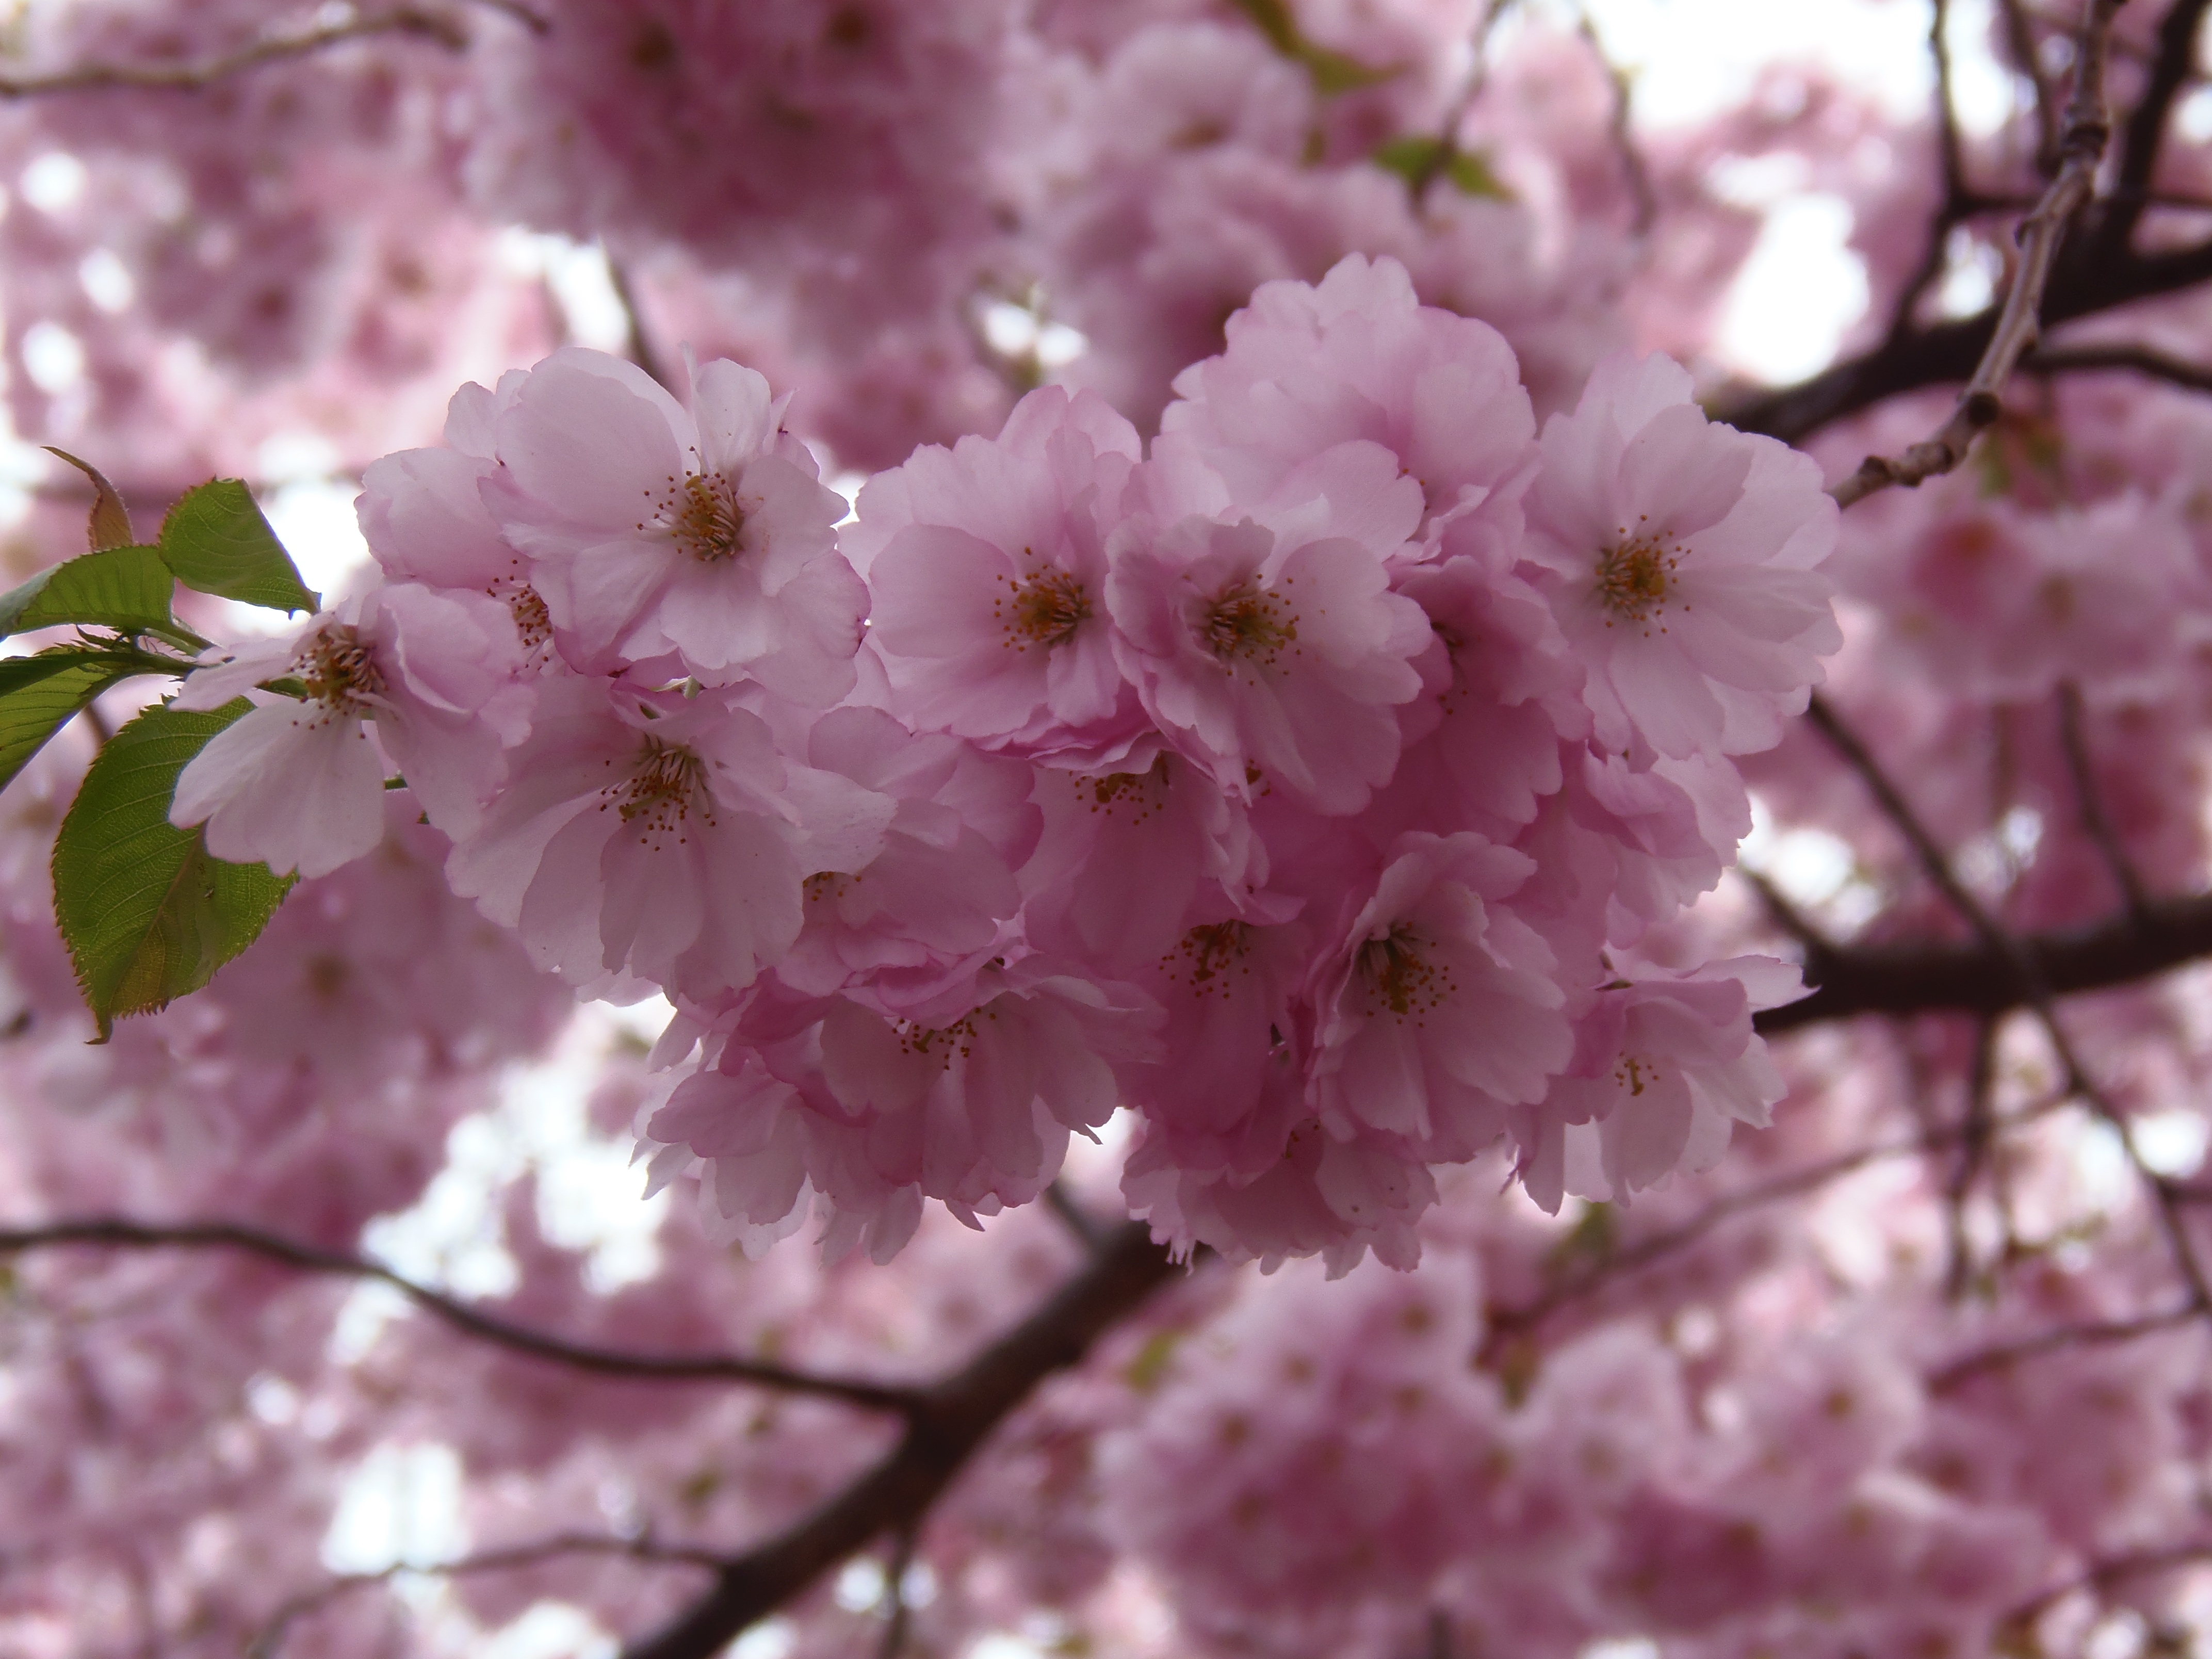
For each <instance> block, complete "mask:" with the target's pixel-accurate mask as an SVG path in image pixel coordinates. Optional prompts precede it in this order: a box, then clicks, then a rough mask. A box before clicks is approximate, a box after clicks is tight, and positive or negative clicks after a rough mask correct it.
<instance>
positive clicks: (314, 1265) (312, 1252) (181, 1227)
mask: <svg viewBox="0 0 2212 1659" xmlns="http://www.w3.org/2000/svg"><path fill="white" fill-rule="evenodd" d="M68 1246H90V1247H94V1248H101V1249H141V1250H144V1249H155V1250H209V1249H212V1250H240V1251H243V1252H245V1253H246V1254H247V1255H256V1256H259V1257H260V1258H261V1259H262V1260H263V1261H273V1262H276V1263H277V1264H279V1265H280V1266H283V1267H296V1268H299V1269H301V1271H303V1272H306V1273H331V1274H335V1275H337V1276H339V1277H342V1278H347V1279H368V1280H370V1281H373V1282H374V1283H376V1284H380V1285H390V1286H391V1287H392V1289H393V1290H395V1291H398V1292H399V1293H400V1294H401V1295H402V1296H404V1297H406V1298H407V1299H408V1300H409V1301H410V1302H412V1303H413V1304H415V1305H416V1307H418V1308H420V1309H421V1310H422V1311H423V1312H425V1313H427V1314H428V1315H430V1316H432V1317H433V1318H435V1319H438V1320H441V1321H442V1322H445V1323H446V1324H447V1325H449V1326H451V1327H452V1328H453V1329H455V1330H458V1331H460V1332H462V1333H464V1334H467V1335H469V1336H473V1337H476V1338H478V1339H479V1340H483V1341H486V1342H490V1343H494V1344H496V1345H497V1346H501V1347H503V1348H509V1349H512V1350H513V1351H514V1352H517V1353H524V1354H528V1355H530V1356H531V1357H532V1358H537V1359H543V1360H547V1361H550V1362H551V1363H553V1364H562V1365H567V1366H568V1367H570V1368H571V1369H572V1370H580V1371H588V1372H590V1373H592V1375H594V1376H617V1377H624V1378H627V1379H629V1380H631V1381H634V1382H641V1383H752V1384H755V1385H757V1386H758V1387H761V1388H765V1389H781V1390H782V1391H784V1392H786V1393H789V1394H804V1395H815V1396H817V1397H818V1398H821V1399H825V1400H836V1401H843V1402H844V1403H845V1404H847V1405H849V1406H859V1407H865V1408H866V1409H867V1410H870V1411H879V1412H897V1413H902V1414H908V1415H911V1414H913V1413H915V1412H917V1411H919V1410H920V1409H921V1406H922V1403H923V1399H924V1396H923V1395H922V1394H921V1391H920V1390H917V1389H900V1388H893V1387H890V1386H889V1385H887V1384H884V1383H869V1382H864V1381H860V1380H858V1379H854V1378H848V1377H836V1376H811V1375H810V1374H808V1373H806V1372H805V1371H795V1370H787V1369H786V1368H785V1367H783V1366H781V1365H771V1364H767V1363H765V1362H763V1361H761V1360H756V1359H745V1358H739V1357H738V1356H736V1355H733V1354H643V1353H631V1352H625V1351H623V1350H621V1349H616V1348H600V1347H594V1346H591V1345H589V1344H586V1343H581V1342H571V1341H569V1340H567V1339H565V1338H562V1337H558V1336H552V1335H549V1334H546V1333H544V1332H542V1331H533V1330H531V1329H529V1328H526V1327H525V1326H521V1325H515V1324H510V1323H509V1322H507V1321H506V1320H503V1319H499V1318H495V1317H494V1316H492V1315H490V1314H487V1313H484V1312H483V1311H482V1310H478V1309H477V1308H473V1307H471V1306H470V1305H469V1304H467V1303H465V1302H460V1301H456V1300H455V1299H454V1298H453V1297H449V1296H447V1295H445V1294H444V1293H443V1292H441V1291H434V1290H432V1289H430V1288H429V1287H428V1285H418V1284H416V1282H415V1281H414V1280H413V1279H408V1278H406V1277H404V1275H402V1274H400V1273H394V1272H393V1271H392V1269H391V1268H389V1267H385V1266H383V1265H382V1264H381V1263H380V1262H375V1261H368V1260H366V1259H365V1258H363V1257H361V1256H354V1255H344V1254H343V1253H342V1252H340V1251H337V1250H325V1249H321V1248H319V1247H318V1246H316V1245H313V1244H302V1243H298V1242H297V1241H295V1240H293V1239H289V1238H284V1237H279V1236H278V1235H276V1234H274V1233H268V1232H263V1231H260V1230H259V1229H258V1228H253V1227H246V1226H240V1225H236V1224H234V1223H230V1222H222V1221H214V1222H186V1223H179V1224H176V1225H160V1224H152V1223H145V1222H137V1221H129V1220H124V1219H121V1218H114V1217H92V1218H85V1219H82V1220H70V1221H57V1222H52V1223H50V1224H48V1225H45V1226H39V1227H15V1228H7V1229H0V1255H20V1254H22V1253H24V1252H26V1251H31V1250H46V1249H60V1248H64V1247H68Z"/></svg>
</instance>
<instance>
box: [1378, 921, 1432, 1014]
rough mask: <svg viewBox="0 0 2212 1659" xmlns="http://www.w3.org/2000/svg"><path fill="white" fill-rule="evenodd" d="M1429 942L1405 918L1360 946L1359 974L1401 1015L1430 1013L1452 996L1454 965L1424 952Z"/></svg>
mask: <svg viewBox="0 0 2212 1659" xmlns="http://www.w3.org/2000/svg"><path fill="white" fill-rule="evenodd" d="M1427 944H1428V941H1427V940H1425V939H1423V938H1422V937H1421V936H1420V935H1419V933H1415V932H1414V931H1413V928H1412V927H1410V926H1409V925H1407V923H1405V922H1400V923H1399V924H1398V925H1397V926H1395V927H1392V928H1391V929H1390V930H1389V932H1388V933H1383V934H1381V935H1379V936H1378V937H1376V938H1374V939H1369V940H1368V941H1367V943H1366V944H1364V945H1361V946H1360V947H1359V975H1360V977H1361V978H1362V979H1364V981H1366V982H1367V986H1368V989H1369V991H1370V993H1371V994H1373V996H1374V997H1375V998H1376V1000H1379V1001H1380V1002H1381V1003H1382V1005H1383V1006H1384V1007H1385V1008H1388V1009H1389V1011H1390V1012H1392V1013H1394V1014H1395V1015H1397V1016H1398V1017H1399V1018H1401V1019H1402V1018H1405V1017H1406V1016H1407V1014H1421V1013H1426V1012H1429V1011H1430V1010H1431V1009H1434V1008H1440V1007H1442V1006H1443V1005H1444V1004H1445V1003H1446V1002H1447V1001H1449V1000H1450V997H1451V994H1452V977H1451V969H1449V967H1439V966H1437V964H1435V963H1431V962H1430V961H1429V960H1428V958H1427V957H1425V956H1423V955H1422V954H1421V952H1422V949H1423V947H1424V946H1425V945H1427Z"/></svg>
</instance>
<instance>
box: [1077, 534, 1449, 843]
mask: <svg viewBox="0 0 2212 1659" xmlns="http://www.w3.org/2000/svg"><path fill="white" fill-rule="evenodd" d="M1301 518H1304V520H1306V524H1305V525H1300V524H1299V522H1298V520H1300V519H1301ZM1284 520H1285V522H1284V524H1283V527H1282V528H1281V529H1280V530H1278V529H1275V528H1271V527H1269V526H1265V525H1262V524H1261V523H1260V522H1258V521H1256V520H1254V519H1251V518H1237V519H1232V520H1221V519H1213V518H1200V517H1195V516H1194V517H1190V518H1186V519H1182V520H1179V521H1177V522H1175V523H1172V524H1170V525H1168V526H1166V527H1165V528H1164V529H1162V530H1160V531H1159V532H1152V533H1147V532H1144V531H1142V530H1140V529H1139V528H1138V527H1137V526H1131V527H1130V528H1128V529H1127V530H1125V531H1123V532H1121V535H1120V536H1119V537H1117V539H1116V543H1115V549H1114V550H1113V560H1112V573H1111V574H1110V575H1109V578H1108V580H1107V604H1108V606H1109V610H1110V611H1111V613H1112V616H1113V622H1114V629H1115V651H1116V654H1117V656H1118V658H1119V659H1120V662H1121V666H1122V671H1123V672H1124V673H1125V674H1127V676H1128V677H1129V678H1131V679H1132V680H1133V681H1134V682H1135V683H1136V684H1137V686H1138V690H1139V696H1140V697H1141V698H1142V699H1143V702H1144V705H1145V708H1146V712H1147V713H1148V714H1150V715H1151V716H1152V719H1153V720H1154V721H1155V722H1157V723H1158V726H1159V727H1160V729H1161V730H1162V731H1163V732H1165V733H1166V734H1167V735H1168V737H1169V738H1170V740H1171V741H1172V742H1174V743H1175V744H1176V746H1177V747H1178V748H1179V749H1180V750H1182V752H1183V753H1184V754H1185V755H1187V756H1188V757H1189V758H1191V759H1192V760H1194V761H1195V762H1197V763H1199V764H1200V765H1202V766H1204V767H1206V769H1208V770H1210V771H1211V772H1212V775H1213V776H1214V779H1215V781H1217V782H1218V783H1219V784H1220V786H1221V787H1222V788H1223V789H1225V791H1227V792H1228V793H1231V794H1232V795H1236V796H1237V797H1239V798H1240V799H1249V798H1251V797H1252V796H1253V795H1254V794H1255V793H1258V792H1261V791H1265V790H1269V789H1274V788H1280V789H1282V790H1284V791H1285V792H1286V793H1290V794H1291V795H1292V796H1294V797H1295V798H1297V799H1299V800H1301V801H1304V802H1305V803H1307V804H1309V805H1312V806H1314V807H1316V808H1317V809H1319V810H1321V811H1326V812H1339V813H1341V812H1352V811H1358V809H1359V808H1360V807H1361V806H1363V805H1365V804H1366V802H1367V799H1368V798H1369V796H1370V793H1371V792H1372V791H1373V789H1374V788H1375V787H1376V786H1378V785H1380V784H1382V783H1383V782H1386V781H1388V780H1389V775H1390V773H1391V770H1392V769H1393V768H1394V767H1395V764H1396V762H1397V754H1398V723H1397V720H1396V717H1395V712H1394V711H1395V708H1396V707H1397V706H1398V705H1399V704H1401V703H1406V702H1411V701H1413V697H1414V696H1417V695H1418V694H1419V690H1420V678H1419V675H1418V674H1417V673H1416V672H1415V671H1414V669H1413V658H1414V657H1415V656H1416V655H1417V654H1418V653H1419V652H1420V651H1421V650H1423V649H1424V648H1425V647H1426V646H1427V644H1428V642H1429V627H1428V619H1427V617H1425V616H1424V615H1423V614H1422V612H1421V611H1420V608H1419V606H1418V605H1414V604H1413V603H1412V602H1411V601H1410V600H1407V599H1401V598H1400V597H1399V596H1398V595H1396V594H1395V593H1393V592H1390V591H1389V579H1388V576H1387V574H1385V572H1384V569H1383V563H1382V561H1381V559H1380V558H1379V557H1378V556H1376V554H1375V553H1374V552H1373V551H1370V550H1369V549H1368V548H1367V547H1365V546H1363V545H1362V544H1360V543H1359V542H1358V541H1356V540H1353V539H1352V538H1351V537H1349V536H1345V535H1331V534H1328V533H1327V528H1326V527H1327V526H1328V516H1327V511H1326V509H1325V508H1322V507H1319V506H1318V505H1316V506H1314V507H1309V508H1307V509H1306V510H1304V511H1300V510H1296V509H1294V510H1292V511H1291V512H1288V513H1285V515H1284ZM1307 526H1311V528H1310V529H1309V528H1307ZM1316 532H1319V533H1316Z"/></svg>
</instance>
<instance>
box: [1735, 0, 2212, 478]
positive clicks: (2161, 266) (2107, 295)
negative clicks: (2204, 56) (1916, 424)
mask: <svg viewBox="0 0 2212 1659" xmlns="http://www.w3.org/2000/svg"><path fill="white" fill-rule="evenodd" d="M2182 3H2183V5H2184V6H2185V7H2187V8H2188V9H2191V10H2192V11H2194V12H2197V13H2199V14H2201V13H2203V11H2204V10H2206V9H2207V8H2208V6H2212V0H2182ZM2167 21H2168V22H2169V23H2173V22H2174V21H2175V15H2174V14H2173V13H2169V14H2168V19H2167ZM2177 27H2178V25H2177ZM2192 27H2193V24H2192ZM2143 110H2144V106H2142V105H2141V104H2138V106H2136V112H2135V113H2134V114H2133V115H2132V116H2131V117H2130V123H2129V125H2130V131H2131V132H2132V131H2136V130H2137V128H2138V125H2139V123H2140V124H2142V125H2148V117H2147V116H2145V115H2144V112H2143ZM2163 119H2164V118H2163V116H2161V117H2160V121H2161V131H2162V123H2163ZM2144 176H2145V178H2146V179H2148V176H2149V175H2148V173H2146V174H2145V175H2144ZM2161 204H2166V205H2183V204H2182V203H2181V202H2180V201H2179V198H2173V197H2163V196H2161V194H2160V192H2159V191H2155V190H2149V189H2146V188H2145V186H2144V185H2143V184H2142V183H2139V182H2134V181H2131V180H2123V181H2122V182H2121V184H2120V185H2118V186H2117V187H2116V188H2115V189H2113V190H2112V191H2111V192H2110V194H2109V196H2108V197H2106V214H2107V216H2106V219H2105V220H2104V221H2103V222H2102V224H2101V225H2100V235H2099V236H2098V237H2096V238H2095V239H2093V246H2091V247H2088V248H2083V247H2081V246H2078V245H2069V246H2068V247H2067V248H2066V249H2065V250H2064V253H2063V258H2060V259H2059V260H2058V262H2057V265H2056V267H2055V268H2054V269H2053V270H2052V271H2051V274H2050V283H2049V287H2048V289H2047V291H2046V293H2045V297H2044V303H2043V307H2042V317H2043V322H2044V325H2045V327H2053V326H2056V325H2058V324H2060V323H2064V322H2070V321H2073V320H2075V319H2079V318H2083V317H2091V316H2095V315H2098V314H2100V313H2104V312H2107V311H2112V310H2114V309H2116V308H2118V307H2122V306H2126V305H2129V304H2131V303H2133V302H2135V301H2138V300H2148V299H2154V298H2156V297H2158V296H2160V295H2167V294H2175V293H2179V292H2181V291H2182V290H2184V289H2191V288H2194V287H2196V286H2197V284H2198V283H2203V282H2205V281H2207V280H2212V241H2203V242H2198V243H2196V244H2194V245H2192V246H2184V247H2179V248H2173V249H2169V250H2166V251H2163V252H2155V253H2142V252H2136V251H2134V250H2133V249H2132V248H2131V247H2130V246H2126V245H2125V243H2124V242H2122V243H2118V244H2116V243H2113V242H2112V241H2111V240H2108V238H2107V236H2106V234H2102V233H2103V231H2104V229H2105V228H2106V227H2109V226H2110V225H2111V224H2112V222H2113V220H2112V217H2111V216H2112V215H2113V214H2117V213H2126V214H2129V215H2130V216H2139V215H2140V213H2141V212H2142V210H2144V209H2146V208H2148V207H2154V206H2158V205H2161ZM2000 314H2001V313H2000V311H1999V309H1998V308H1997V307H1991V308H1990V309H1988V310H1985V311H1984V312H1982V313H1979V314H1978V315H1977V316H1973V317H1967V318H1960V319H1955V320H1953V321H1948V322H1942V323H1936V324H1931V325H1929V326H1928V327H1926V328H1923V329H1920V330H1917V331H1914V332H1913V333H1911V334H1910V335H1908V336H1906V337H1903V338H1898V339H1889V340H1885V341H1884V342H1882V343H1881V344H1880V345H1878V346H1875V348H1873V349H1871V350H1869V351H1866V352H1863V353H1861V354H1860V355H1859V356H1856V357H1851V358H1849V359H1846V360H1845V361H1844V362H1839V363H1837V364H1834V365H1832V367H1830V368H1826V369H1823V370H1822V371H1821V372H1820V374H1815V375H1814V376H1812V377H1811V378H1810V379H1808V380H1802V381H1800V382H1798V383H1797V384H1796V385H1795V386H1782V387H1778V388H1777V389H1775V390H1773V391H1771V392H1760V393H1758V394H1756V395H1753V396H1749V397H1746V398H1741V399H1740V400H1738V401H1736V402H1735V403H1734V404H1732V405H1730V406H1729V408H1727V409H1726V410H1723V417H1724V418H1725V419H1727V420H1729V422H1732V423H1734V424H1735V425H1736V426H1738V427H1740V428H1742V429H1744V430H1745V431H1747V432H1763V433H1765V434H1767V435H1769V436H1771V437H1776V438H1780V439H1782V440H1783V441H1785V442H1789V443H1798V442H1802V441H1803V440H1804V439H1805V438H1807V437H1808V436H1809V435H1811V434H1813V433H1814V432H1816V431H1818V430H1819V429H1820V428H1822V427H1824V426H1826V425H1828V424H1829V423H1830V422H1834V421H1838V420H1841V419H1844V417H1846V416H1850V415H1855V414H1857V413H1858V412H1859V411H1860V410H1864V409H1869V408H1871V407H1872V406H1873V405H1875V404H1878V403H1881V402H1882V401H1884V400H1885V399H1887V398H1894V397H1897V396H1899V395H1901V394H1903V393H1905V392H1917V391H1920V390H1923V389H1924V388H1927V387H1930V386H1948V385H1953V384H1955V383H1957V382H1959V381H1961V380H1966V378H1967V377H1968V376H1969V375H1970V374H1972V373H1973V371H1974V368H1975V366H1976V365H1977V364H1978V362H1981V360H1982V359H1983V357H1984V355H1985V353H1986V352H1987V350H1988V349H1989V348H1990V343H1991V342H1992V339H1993V337H1995V335H1996V331H1997V325H1998V321H1999V318H2000ZM2116 366H2118V365H2116Z"/></svg>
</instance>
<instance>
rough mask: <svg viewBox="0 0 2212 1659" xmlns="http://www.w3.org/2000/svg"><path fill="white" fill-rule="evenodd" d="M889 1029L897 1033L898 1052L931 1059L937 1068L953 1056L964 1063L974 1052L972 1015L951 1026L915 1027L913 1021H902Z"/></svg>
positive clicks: (949, 1061)
mask: <svg viewBox="0 0 2212 1659" xmlns="http://www.w3.org/2000/svg"><path fill="white" fill-rule="evenodd" d="M978 1012H984V1011H981V1010H979V1011H978ZM892 1029H893V1030H896V1032H897V1033H898V1043H899V1050H900V1052H901V1053H902V1054H920V1055H922V1056H924V1057H926V1058H934V1059H935V1060H936V1061H937V1063H938V1064H939V1066H950V1065H951V1063H952V1060H953V1057H954V1056H955V1055H957V1056H959V1058H961V1059H963V1060H965V1059H967V1058H968V1056H969V1054H972V1053H974V1052H975V1015H974V1014H969V1015H968V1016H966V1017H965V1018H962V1019H957V1020H955V1021H954V1022H953V1023H952V1024H950V1025H917V1024H915V1023H914V1022H913V1021H912V1020H906V1019H902V1020H900V1021H899V1022H898V1023H897V1024H896V1025H895V1026H894V1027H893V1028H892Z"/></svg>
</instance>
